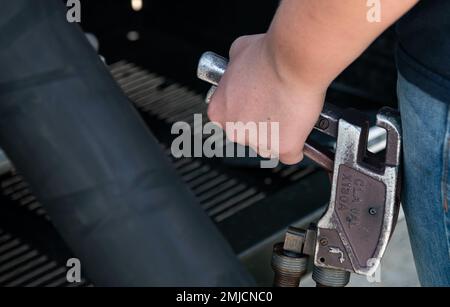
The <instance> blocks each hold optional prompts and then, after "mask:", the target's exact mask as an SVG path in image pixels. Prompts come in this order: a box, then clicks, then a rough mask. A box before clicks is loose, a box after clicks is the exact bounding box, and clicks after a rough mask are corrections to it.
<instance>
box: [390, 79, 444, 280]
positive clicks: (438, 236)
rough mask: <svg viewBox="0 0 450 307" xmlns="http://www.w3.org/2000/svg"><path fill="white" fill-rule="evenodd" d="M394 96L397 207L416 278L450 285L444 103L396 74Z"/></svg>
mask: <svg viewBox="0 0 450 307" xmlns="http://www.w3.org/2000/svg"><path fill="white" fill-rule="evenodd" d="M449 95H450V92H449ZM398 96H399V100H400V111H401V115H402V124H403V146H404V151H403V157H404V178H403V180H404V182H403V209H404V211H405V215H406V221H407V224H408V230H409V233H410V237H411V245H412V248H413V254H414V258H415V262H416V267H417V272H418V274H419V280H420V282H421V284H422V285H423V286H450V212H449V205H448V200H449V197H450V105H449V104H448V103H444V102H442V101H439V100H436V99H434V98H433V97H431V96H430V95H428V94H427V93H425V92H423V91H422V90H421V89H419V88H418V87H416V86H415V85H413V84H412V83H410V82H408V81H406V80H405V79H404V78H403V77H402V76H400V77H399V82H398Z"/></svg>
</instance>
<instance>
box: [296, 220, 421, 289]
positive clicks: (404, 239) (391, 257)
mask: <svg viewBox="0 0 450 307" xmlns="http://www.w3.org/2000/svg"><path fill="white" fill-rule="evenodd" d="M379 277H380V278H379V280H380V281H379V282H369V281H368V280H367V279H366V278H365V277H361V276H356V275H353V276H352V279H351V281H350V284H349V286H350V287H418V286H420V284H419V280H418V278H417V273H416V268H415V265H414V260H413V255H412V251H411V245H410V243H409V236H408V230H407V228H406V221H405V218H404V214H403V212H401V214H400V217H399V221H398V224H397V228H396V229H395V233H394V236H393V237H392V240H391V242H390V244H389V247H388V250H387V251H386V254H385V257H384V259H383V261H382V263H381V272H380V274H379ZM313 286H315V283H314V282H313V281H312V279H311V276H308V277H307V278H305V279H304V280H303V281H302V287H313Z"/></svg>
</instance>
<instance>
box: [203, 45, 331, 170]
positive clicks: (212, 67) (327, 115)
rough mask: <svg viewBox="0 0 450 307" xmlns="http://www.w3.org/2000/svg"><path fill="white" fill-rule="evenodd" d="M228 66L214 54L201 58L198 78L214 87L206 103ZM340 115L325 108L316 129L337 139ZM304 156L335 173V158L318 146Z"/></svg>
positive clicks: (207, 100) (308, 146) (205, 54)
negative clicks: (324, 123)
mask: <svg viewBox="0 0 450 307" xmlns="http://www.w3.org/2000/svg"><path fill="white" fill-rule="evenodd" d="M227 66H228V60H227V59H225V58H224V57H222V56H220V55H217V54H215V53H214V52H210V51H208V52H205V53H204V54H203V55H202V57H201V58H200V61H199V64H198V68H197V77H198V78H199V79H201V80H203V81H206V82H208V83H210V84H212V85H213V86H212V87H211V89H210V90H209V92H208V94H207V95H206V99H205V100H206V103H209V102H210V100H211V98H212V96H213V95H214V92H215V91H216V89H217V86H218V85H219V82H220V79H221V78H222V76H223V75H224V74H225V71H226V70H227ZM338 115H339V112H337V111H336V110H335V109H334V108H333V109H330V110H328V106H325V108H324V111H323V112H322V114H321V116H320V119H319V122H318V124H317V125H316V129H317V130H320V131H322V132H323V133H326V134H329V135H331V136H334V137H336V135H334V134H335V133H336V132H337V123H338ZM324 121H325V122H326V125H323V122H324ZM304 154H305V156H307V157H309V158H310V159H311V160H313V161H315V162H316V163H318V164H319V165H320V166H321V167H323V168H324V169H326V170H327V171H329V172H332V171H333V166H334V161H333V156H332V155H331V154H330V153H329V152H327V151H326V150H323V149H319V148H318V147H317V146H312V145H311V144H308V143H307V144H305V147H304Z"/></svg>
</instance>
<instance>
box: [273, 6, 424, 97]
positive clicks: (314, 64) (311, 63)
mask: <svg viewBox="0 0 450 307" xmlns="http://www.w3.org/2000/svg"><path fill="white" fill-rule="evenodd" d="M418 1H419V0H380V2H381V20H380V22H369V21H368V19H367V13H368V11H369V9H370V7H368V6H367V0H283V1H282V3H281V5H280V8H279V9H278V12H277V14H276V16H275V18H274V21H273V23H272V25H271V27H270V29H269V31H268V35H267V36H266V45H267V48H268V51H269V52H270V54H271V55H272V58H273V61H274V64H275V67H277V70H278V72H279V75H280V77H281V78H283V79H285V80H298V79H300V81H301V82H303V83H304V84H305V85H306V86H317V87H318V88H323V87H328V85H329V84H330V83H331V82H332V81H333V80H334V79H335V78H336V77H337V76H338V75H339V74H340V73H341V72H342V71H343V70H344V69H345V68H346V67H347V66H348V65H350V64H351V63H352V62H353V61H354V60H355V59H356V58H357V57H358V56H359V55H360V54H361V53H362V52H363V51H364V50H365V49H366V48H367V47H368V46H369V45H370V44H371V43H372V42H373V40H374V39H376V38H377V37H378V36H379V35H380V34H381V33H382V32H383V31H384V30H385V29H387V28H388V27H389V26H390V25H392V24H393V23H394V22H395V21H397V20H398V19H399V18H400V17H401V16H402V15H403V14H405V13H406V12H407V11H409V10H410V9H411V8H412V7H413V6H414V5H415V4H416V3H417V2H418Z"/></svg>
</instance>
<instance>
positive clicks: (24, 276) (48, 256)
mask: <svg viewBox="0 0 450 307" xmlns="http://www.w3.org/2000/svg"><path fill="white" fill-rule="evenodd" d="M111 73H112V75H113V76H114V78H115V79H116V80H117V82H118V83H119V85H120V86H121V87H122V89H123V90H124V92H125V93H126V94H127V96H128V97H129V98H130V101H131V102H132V103H134V105H135V106H136V108H137V109H138V110H139V111H140V113H141V115H142V117H143V119H144V120H145V121H146V123H147V124H148V126H149V128H150V129H151V130H152V132H153V133H154V134H155V136H156V137H157V139H158V140H159V141H160V143H161V146H162V148H163V149H164V150H165V152H166V153H167V156H168V158H169V159H170V160H171V162H172V163H173V166H174V167H175V168H176V170H177V172H178V173H179V174H180V176H181V177H182V179H183V180H184V182H185V183H186V184H187V185H188V186H189V188H190V189H191V190H192V191H193V193H194V194H195V195H196V197H197V199H198V200H199V203H200V204H201V206H202V208H203V209H204V210H205V211H206V212H207V213H208V214H209V216H210V217H211V218H212V219H213V220H214V221H215V222H216V224H217V226H218V227H219V229H220V230H221V231H222V233H223V234H224V235H225V237H226V238H227V239H228V240H229V241H230V243H231V245H232V246H233V247H234V249H235V251H236V252H237V253H243V252H245V251H246V250H248V249H249V248H252V247H254V246H255V245H257V244H258V243H259V242H261V241H263V240H265V239H266V238H268V237H270V236H272V235H273V234H274V233H276V232H278V231H280V230H281V229H283V228H285V227H286V226H288V225H289V224H291V223H292V222H295V221H296V220H298V219H300V218H301V217H303V216H306V215H307V214H308V213H310V212H312V211H315V210H317V208H319V207H321V206H322V205H323V204H325V202H326V199H327V197H328V193H327V192H326V191H327V186H326V185H325V184H323V182H326V180H327V176H326V174H324V173H323V172H321V171H319V170H318V169H317V167H315V166H314V165H312V164H308V163H305V164H302V165H297V166H292V167H286V166H279V167H277V168H275V169H272V170H263V169H259V168H256V167H253V166H254V165H256V164H258V165H259V160H257V159H253V160H243V161H239V160H233V159H231V160H230V159H203V158H180V159H175V158H173V156H172V155H171V153H170V144H171V142H172V140H173V136H171V135H170V127H171V125H172V123H174V122H176V121H185V122H188V123H190V124H191V125H192V124H193V114H194V113H199V114H203V120H204V121H206V120H207V117H206V106H205V104H204V102H203V97H202V96H201V95H199V94H197V93H195V92H192V91H190V90H189V89H187V88H185V87H183V86H181V85H178V84H175V83H171V82H169V81H168V80H166V79H165V78H163V77H161V76H158V75H155V74H152V73H149V72H147V71H145V70H144V69H141V68H139V67H137V66H136V65H134V64H132V63H128V62H125V61H122V62H118V63H116V64H113V65H111ZM305 178H307V180H304V179H305ZM319 187H320V188H319ZM0 189H1V195H0V286H70V284H68V283H67V282H66V278H65V276H66V267H65V263H66V261H67V259H69V258H71V252H70V251H69V250H68V249H67V247H66V245H65V244H64V242H63V241H62V240H61V238H60V237H59V235H58V234H57V232H56V231H55V230H54V228H53V227H52V225H51V223H50V220H49V218H48V216H47V215H46V212H45V210H44V208H43V207H42V206H41V205H40V203H39V202H38V200H37V199H36V198H35V197H34V196H33V194H32V191H31V190H30V188H29V186H28V184H27V183H26V182H25V181H24V180H23V178H22V177H21V176H20V175H18V174H16V173H15V172H14V171H11V172H9V173H7V174H5V175H3V176H2V177H1V178H0ZM255 225H258V227H254V226H255ZM89 285H90V284H89V283H88V282H86V281H83V282H82V283H81V284H77V285H76V286H89Z"/></svg>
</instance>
